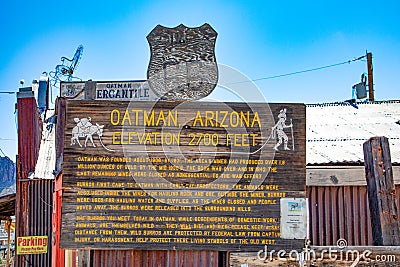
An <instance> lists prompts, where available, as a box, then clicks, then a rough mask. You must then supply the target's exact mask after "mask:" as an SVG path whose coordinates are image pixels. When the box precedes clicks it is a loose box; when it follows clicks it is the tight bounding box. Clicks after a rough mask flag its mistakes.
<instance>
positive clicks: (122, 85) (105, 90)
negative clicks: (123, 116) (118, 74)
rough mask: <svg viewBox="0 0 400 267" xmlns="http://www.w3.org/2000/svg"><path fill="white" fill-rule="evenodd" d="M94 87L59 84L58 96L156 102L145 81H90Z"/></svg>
mask: <svg viewBox="0 0 400 267" xmlns="http://www.w3.org/2000/svg"><path fill="white" fill-rule="evenodd" d="M90 83H92V84H93V85H94V86H93V87H88V88H87V87H86V83H85V82H62V83H61V84H60V95H61V96H62V97H66V98H71V99H75V100H83V99H87V96H88V95H90V96H91V98H90V99H94V100H118V101H131V100H134V101H139V100H141V101H143V100H144V101H149V100H152V101H154V100H157V99H158V97H157V96H156V95H155V94H154V92H153V91H152V90H151V89H150V88H149V84H148V82H147V81H118V82H112V81H110V82H106V81H96V82H95V81H92V82H90Z"/></svg>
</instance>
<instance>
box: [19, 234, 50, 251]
mask: <svg viewBox="0 0 400 267" xmlns="http://www.w3.org/2000/svg"><path fill="white" fill-rule="evenodd" d="M47 244H48V237H47V236H20V237H18V238H17V254H18V255H20V254H42V253H47Z"/></svg>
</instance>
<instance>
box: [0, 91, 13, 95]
mask: <svg viewBox="0 0 400 267" xmlns="http://www.w3.org/2000/svg"><path fill="white" fill-rule="evenodd" d="M15 93H17V92H11V91H5V92H0V94H9V95H12V94H15Z"/></svg>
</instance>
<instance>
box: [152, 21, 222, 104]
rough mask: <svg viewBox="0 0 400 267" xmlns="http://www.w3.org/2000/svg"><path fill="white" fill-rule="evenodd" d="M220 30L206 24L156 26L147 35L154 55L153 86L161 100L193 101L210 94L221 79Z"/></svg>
mask: <svg viewBox="0 0 400 267" xmlns="http://www.w3.org/2000/svg"><path fill="white" fill-rule="evenodd" d="M216 39H217V32H216V31H215V30H214V29H213V28H212V27H211V26H210V25H209V24H207V23H205V24H203V25H202V26H200V27H197V28H188V27H186V26H185V25H183V24H181V25H179V26H177V27H175V28H166V27H164V26H161V25H157V26H156V27H155V28H154V29H153V30H152V31H151V32H150V33H149V35H148V36H147V41H148V42H149V45H150V50H151V57H150V63H149V67H148V69H147V79H148V82H149V86H150V88H151V89H152V90H153V91H154V92H155V94H156V95H157V96H159V97H160V98H161V99H166V100H191V99H200V98H203V97H205V96H207V95H209V94H210V93H211V92H212V91H213V90H214V88H215V86H216V85H217V82H218V68H217V62H216V59H215V53H214V48H215V41H216Z"/></svg>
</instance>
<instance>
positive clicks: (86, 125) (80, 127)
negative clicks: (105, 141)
mask: <svg viewBox="0 0 400 267" xmlns="http://www.w3.org/2000/svg"><path fill="white" fill-rule="evenodd" d="M74 121H75V122H76V123H77V125H76V126H75V127H74V128H73V129H72V138H71V146H72V145H75V143H78V145H79V146H80V147H82V144H81V143H80V142H79V138H83V137H86V139H85V147H86V144H87V142H88V140H90V142H92V145H93V147H96V145H95V144H94V142H93V135H94V134H97V135H98V136H99V138H101V136H103V128H104V125H99V124H97V123H96V125H93V124H92V123H91V122H90V121H91V118H83V119H79V118H75V119H74Z"/></svg>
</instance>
